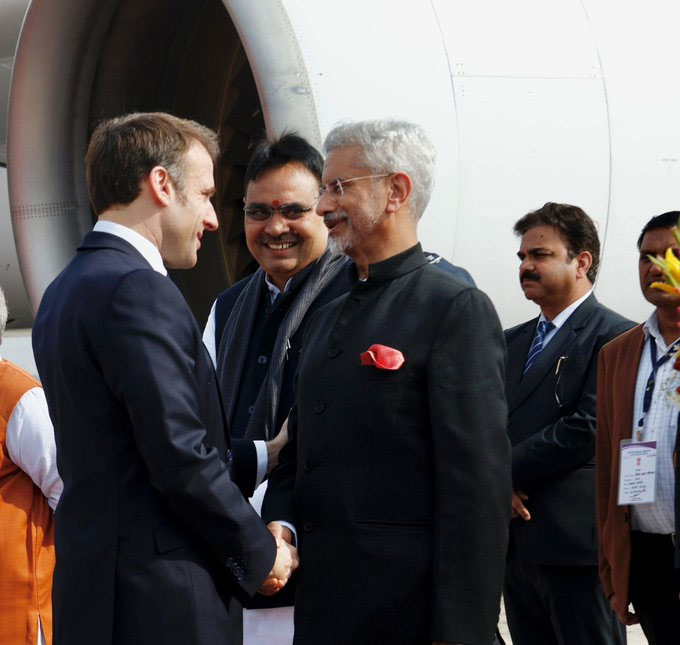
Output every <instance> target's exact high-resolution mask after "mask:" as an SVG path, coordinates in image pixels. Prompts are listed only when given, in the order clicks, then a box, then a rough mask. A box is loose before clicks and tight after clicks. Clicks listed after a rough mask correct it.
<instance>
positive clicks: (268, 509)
mask: <svg viewBox="0 0 680 645" xmlns="http://www.w3.org/2000/svg"><path fill="white" fill-rule="evenodd" d="M296 465H297V405H294V406H293V408H292V409H291V411H290V414H289V415H288V443H287V444H286V445H285V446H284V447H283V448H282V449H281V452H280V453H279V465H278V466H277V467H276V468H275V469H274V471H273V472H272V474H271V476H270V477H269V484H268V485H267V492H266V493H265V496H264V501H263V502H262V518H263V519H264V520H265V522H273V521H284V522H288V523H289V524H292V525H293V526H295V527H296V529H297V522H296V517H295V504H294V499H293V492H294V489H295V471H296Z"/></svg>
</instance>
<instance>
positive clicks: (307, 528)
mask: <svg viewBox="0 0 680 645" xmlns="http://www.w3.org/2000/svg"><path fill="white" fill-rule="evenodd" d="M302 528H303V530H305V531H307V533H309V531H311V530H312V529H313V528H314V522H309V521H307V522H305V523H304V524H303V525H302Z"/></svg>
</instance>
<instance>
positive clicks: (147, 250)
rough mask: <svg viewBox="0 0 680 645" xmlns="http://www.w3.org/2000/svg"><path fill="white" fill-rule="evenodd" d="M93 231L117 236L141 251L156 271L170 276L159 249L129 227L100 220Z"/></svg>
mask: <svg viewBox="0 0 680 645" xmlns="http://www.w3.org/2000/svg"><path fill="white" fill-rule="evenodd" d="M92 230H93V231H96V232H97V233H108V234H109V235H115V236H116V237H120V238H122V239H123V240H125V241H126V242H128V243H129V244H132V246H134V247H135V249H137V251H139V253H140V254H141V255H142V257H143V258H144V259H145V260H146V261H147V262H148V263H149V264H150V265H151V268H152V269H153V270H154V271H158V273H161V274H163V275H168V271H167V269H166V268H165V266H164V265H163V258H162V257H161V253H160V251H159V250H158V247H157V246H156V245H155V244H154V243H153V242H151V240H147V239H146V238H145V237H144V236H143V235H140V234H139V233H137V231H133V230H132V229H131V228H130V227H128V226H123V225H122V224H118V223H117V222H110V221H109V220H103V219H100V220H98V221H97V223H96V224H95V225H94V228H93V229H92Z"/></svg>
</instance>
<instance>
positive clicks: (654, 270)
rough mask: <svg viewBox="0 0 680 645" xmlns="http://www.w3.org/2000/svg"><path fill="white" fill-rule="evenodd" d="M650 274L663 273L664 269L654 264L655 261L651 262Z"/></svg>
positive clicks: (657, 274)
mask: <svg viewBox="0 0 680 645" xmlns="http://www.w3.org/2000/svg"><path fill="white" fill-rule="evenodd" d="M649 275H651V276H660V275H663V271H662V270H661V269H660V268H659V267H658V266H656V264H654V262H650V263H649Z"/></svg>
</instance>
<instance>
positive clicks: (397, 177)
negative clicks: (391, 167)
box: [385, 172, 413, 213]
mask: <svg viewBox="0 0 680 645" xmlns="http://www.w3.org/2000/svg"><path fill="white" fill-rule="evenodd" d="M412 188H413V185H412V183H411V178H410V177H409V176H408V175H407V174H406V173H403V172H395V173H394V174H393V175H392V176H391V177H390V183H389V189H388V193H387V206H386V207H385V210H386V211H387V212H388V213H396V212H397V211H398V210H400V209H401V208H402V206H404V204H405V203H406V201H407V200H408V198H409V196H410V195H411V190H412Z"/></svg>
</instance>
